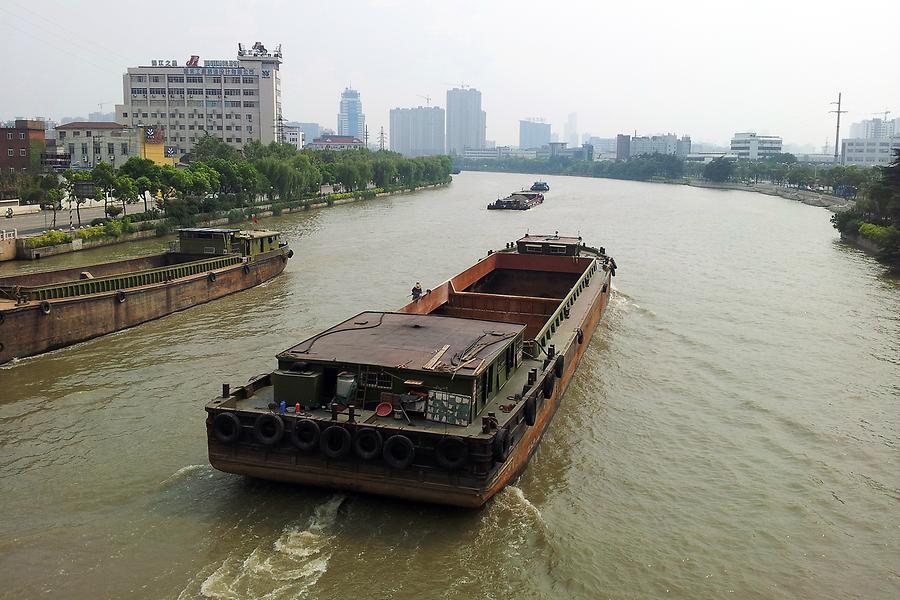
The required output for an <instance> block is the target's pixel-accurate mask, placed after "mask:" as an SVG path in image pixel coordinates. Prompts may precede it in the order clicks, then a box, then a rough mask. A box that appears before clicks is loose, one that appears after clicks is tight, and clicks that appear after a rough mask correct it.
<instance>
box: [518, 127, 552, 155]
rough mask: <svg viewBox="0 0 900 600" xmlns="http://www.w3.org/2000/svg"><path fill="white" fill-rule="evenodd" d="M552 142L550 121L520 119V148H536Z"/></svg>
mask: <svg viewBox="0 0 900 600" xmlns="http://www.w3.org/2000/svg"><path fill="white" fill-rule="evenodd" d="M549 144H550V123H544V122H543V121H534V120H529V121H519V148H520V149H522V150H536V149H539V148H543V147H544V146H547V145H549Z"/></svg>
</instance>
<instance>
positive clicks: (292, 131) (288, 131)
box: [281, 125, 306, 150]
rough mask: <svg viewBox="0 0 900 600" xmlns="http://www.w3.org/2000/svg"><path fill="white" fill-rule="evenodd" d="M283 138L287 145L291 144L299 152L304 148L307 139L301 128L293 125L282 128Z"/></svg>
mask: <svg viewBox="0 0 900 600" xmlns="http://www.w3.org/2000/svg"><path fill="white" fill-rule="evenodd" d="M281 136H282V139H283V140H284V143H285V144H290V145H291V146H294V147H295V148H297V150H299V149H300V148H302V147H303V144H304V142H305V141H306V138H305V137H304V135H303V130H302V129H300V128H299V127H294V126H292V125H285V126H284V127H282V128H281Z"/></svg>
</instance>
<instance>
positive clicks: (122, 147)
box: [56, 121, 176, 169]
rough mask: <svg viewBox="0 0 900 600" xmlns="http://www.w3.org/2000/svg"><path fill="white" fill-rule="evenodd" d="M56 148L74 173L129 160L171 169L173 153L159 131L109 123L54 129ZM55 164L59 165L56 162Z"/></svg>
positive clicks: (101, 122) (154, 127)
mask: <svg viewBox="0 0 900 600" xmlns="http://www.w3.org/2000/svg"><path fill="white" fill-rule="evenodd" d="M56 135H57V148H59V149H61V150H62V154H65V155H68V156H69V166H70V167H71V168H73V169H92V168H94V167H96V166H97V165H99V164H100V163H109V164H111V165H113V166H114V167H118V166H121V165H122V163H124V162H125V161H126V160H128V159H129V158H130V157H132V156H139V157H140V158H146V159H149V160H152V161H153V162H155V163H157V164H160V165H164V164H169V165H174V164H175V161H176V153H175V152H174V151H173V148H172V147H170V146H166V144H165V139H166V138H165V134H164V133H163V130H162V128H161V127H159V126H156V125H146V126H142V127H132V126H130V125H123V124H122V123H115V122H110V121H75V122H72V123H66V124H65V125H59V126H57V128H56ZM57 162H58V161H57Z"/></svg>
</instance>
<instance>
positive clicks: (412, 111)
mask: <svg viewBox="0 0 900 600" xmlns="http://www.w3.org/2000/svg"><path fill="white" fill-rule="evenodd" d="M390 117H391V124H390V146H391V150H393V151H394V152H399V153H400V154H402V155H403V156H433V155H435V154H443V153H444V109H443V108H439V107H437V106H419V107H418V108H393V109H391V115H390Z"/></svg>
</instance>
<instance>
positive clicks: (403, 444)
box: [381, 434, 416, 471]
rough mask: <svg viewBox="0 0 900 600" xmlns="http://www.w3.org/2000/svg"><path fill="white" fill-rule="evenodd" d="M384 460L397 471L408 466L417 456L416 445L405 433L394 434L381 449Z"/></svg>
mask: <svg viewBox="0 0 900 600" xmlns="http://www.w3.org/2000/svg"><path fill="white" fill-rule="evenodd" d="M381 454H382V456H383V457H384V462H386V463H387V464H388V466H389V467H391V468H392V469H395V470H397V471H399V470H402V469H405V468H407V467H408V466H409V465H411V464H412V462H413V459H414V458H415V457H416V447H415V446H414V445H413V443H412V440H410V439H409V438H408V437H406V436H405V435H400V434H398V435H392V436H391V437H389V438H388V439H387V441H386V442H385V443H384V448H383V449H382V451H381Z"/></svg>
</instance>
